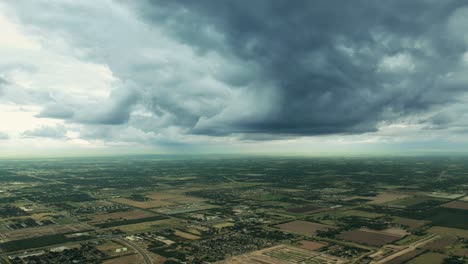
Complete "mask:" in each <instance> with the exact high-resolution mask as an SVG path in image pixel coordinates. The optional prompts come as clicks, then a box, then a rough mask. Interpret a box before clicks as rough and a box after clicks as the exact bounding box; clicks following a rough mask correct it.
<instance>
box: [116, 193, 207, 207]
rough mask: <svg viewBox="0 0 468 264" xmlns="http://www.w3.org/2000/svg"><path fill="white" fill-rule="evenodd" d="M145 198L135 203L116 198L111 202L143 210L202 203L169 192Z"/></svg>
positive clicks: (192, 198)
mask: <svg viewBox="0 0 468 264" xmlns="http://www.w3.org/2000/svg"><path fill="white" fill-rule="evenodd" d="M145 197H147V198H148V200H147V201H135V200H132V199H129V198H116V199H113V200H112V201H113V202H117V203H121V204H126V205H129V206H132V207H138V208H143V209H149V208H158V207H165V206H172V205H177V204H189V203H197V202H202V201H203V200H202V199H199V198H196V197H192V196H188V195H185V194H181V193H169V192H158V193H152V194H148V195H145Z"/></svg>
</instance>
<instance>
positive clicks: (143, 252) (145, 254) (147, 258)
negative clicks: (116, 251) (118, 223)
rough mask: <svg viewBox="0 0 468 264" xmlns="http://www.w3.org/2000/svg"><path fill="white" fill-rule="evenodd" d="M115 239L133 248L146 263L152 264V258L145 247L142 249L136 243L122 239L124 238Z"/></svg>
mask: <svg viewBox="0 0 468 264" xmlns="http://www.w3.org/2000/svg"><path fill="white" fill-rule="evenodd" d="M115 240H116V241H118V242H121V243H123V244H126V245H128V246H130V247H131V248H133V249H135V250H136V251H137V252H138V253H140V255H141V256H142V257H143V259H144V260H145V263H146V264H153V260H152V259H151V257H150V255H149V253H148V252H146V250H145V249H142V248H141V247H140V246H139V245H138V244H136V243H134V242H132V241H128V240H124V239H120V238H119V239H115Z"/></svg>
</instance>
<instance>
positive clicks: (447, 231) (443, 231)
mask: <svg viewBox="0 0 468 264" xmlns="http://www.w3.org/2000/svg"><path fill="white" fill-rule="evenodd" d="M428 231H429V233H432V234H436V235H441V236H455V237H462V238H465V239H468V230H464V229H458V228H450V227H442V226H434V227H431V228H430V229H429V230H428Z"/></svg>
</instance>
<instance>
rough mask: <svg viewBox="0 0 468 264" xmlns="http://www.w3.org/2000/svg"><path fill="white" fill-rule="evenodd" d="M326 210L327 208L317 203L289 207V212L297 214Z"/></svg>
mask: <svg viewBox="0 0 468 264" xmlns="http://www.w3.org/2000/svg"><path fill="white" fill-rule="evenodd" d="M323 210H325V208H323V207H320V206H317V205H306V206H301V207H293V208H289V209H287V211H288V212H290V213H296V214H311V213H316V212H320V211H323Z"/></svg>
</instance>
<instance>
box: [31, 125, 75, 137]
mask: <svg viewBox="0 0 468 264" xmlns="http://www.w3.org/2000/svg"><path fill="white" fill-rule="evenodd" d="M66 134H67V130H66V128H65V127H64V126H60V125H58V126H42V127H39V128H36V129H33V130H27V131H25V132H23V135H22V136H23V137H33V138H34V137H42V138H65V137H66Z"/></svg>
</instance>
